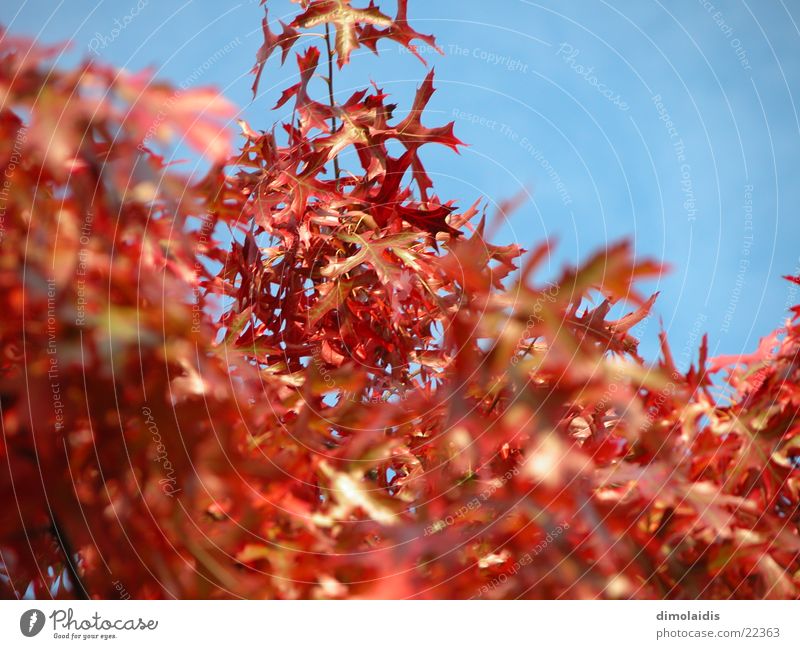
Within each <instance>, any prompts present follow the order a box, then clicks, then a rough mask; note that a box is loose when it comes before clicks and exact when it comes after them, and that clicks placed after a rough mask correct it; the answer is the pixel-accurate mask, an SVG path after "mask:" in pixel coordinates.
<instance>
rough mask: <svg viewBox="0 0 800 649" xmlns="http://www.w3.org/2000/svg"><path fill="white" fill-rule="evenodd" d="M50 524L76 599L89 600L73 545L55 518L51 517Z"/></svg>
mask: <svg viewBox="0 0 800 649" xmlns="http://www.w3.org/2000/svg"><path fill="white" fill-rule="evenodd" d="M50 523H51V526H52V531H53V536H55V537H56V541H58V545H59V546H60V547H61V551H62V552H63V553H64V562H65V564H66V566H65V567H66V569H67V574H68V575H69V580H70V581H71V582H72V588H73V589H74V591H75V593H74V594H75V597H76V599H89V592H88V591H87V590H86V588H85V587H84V585H83V582H82V581H81V578H80V576H79V575H78V566H77V565H75V555H74V554H73V551H72V545H71V544H70V542H69V540H68V539H67V537H66V536H65V535H64V531H63V529H62V528H61V526H60V525H59V524H58V520H57V519H56V517H55V516H52V517H51V519H50Z"/></svg>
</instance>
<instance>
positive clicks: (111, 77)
mask: <svg viewBox="0 0 800 649" xmlns="http://www.w3.org/2000/svg"><path fill="white" fill-rule="evenodd" d="M301 4H302V7H301V8H302V10H303V13H302V14H301V15H300V16H299V17H298V18H297V19H295V20H294V21H293V22H292V23H291V24H290V25H286V26H283V28H282V29H283V31H282V33H281V34H280V35H275V34H274V33H273V32H272V31H271V30H270V28H269V25H268V23H267V21H266V20H265V22H264V35H265V43H264V46H263V47H262V49H261V50H260V52H259V54H258V62H257V66H256V69H255V72H256V74H257V75H260V74H261V71H262V68H263V66H264V64H265V62H266V60H267V59H268V57H269V55H270V53H271V52H272V51H273V50H274V49H275V48H276V47H277V48H281V49H282V52H283V57H284V58H286V55H287V52H288V51H289V50H290V48H291V47H292V46H293V45H295V44H296V42H297V41H298V38H299V34H300V30H303V29H308V28H314V27H317V28H318V27H319V25H321V24H323V23H330V24H332V25H333V27H334V29H335V30H336V40H335V50H336V53H337V55H338V61H339V64H340V65H343V64H344V63H346V62H347V59H348V56H349V53H350V51H351V50H352V49H354V48H355V47H357V46H359V45H361V44H363V45H366V46H368V47H371V48H372V49H375V43H376V42H377V41H378V40H379V39H380V38H392V39H395V40H397V41H399V42H401V43H403V44H404V45H409V43H410V42H411V40H412V39H414V38H422V39H423V40H424V41H427V42H429V43H432V42H433V41H432V38H431V37H428V36H421V35H419V34H418V33H417V32H414V31H413V30H412V29H411V28H410V27H409V26H408V23H407V20H406V2H404V1H402V0H401V2H399V11H398V15H397V17H396V18H395V19H394V20H391V19H389V18H387V17H386V16H385V15H384V14H382V13H381V12H380V10H379V9H378V8H377V7H375V6H374V5H373V4H370V5H369V6H368V7H366V8H364V9H355V8H353V7H351V5H350V2H349V0H335V1H334V0H310V1H309V0H306V1H305V2H302V3H301ZM52 54H53V52H51V51H47V50H43V49H37V48H36V47H35V46H34V45H33V44H32V43H29V42H26V41H22V40H15V39H11V38H10V37H8V36H7V35H5V36H3V37H2V39H0V89H2V92H0V96H2V97H3V103H2V106H0V128H1V129H2V139H1V140H0V166H2V168H3V170H4V178H7V179H8V183H7V185H5V186H4V189H3V193H2V194H0V199H2V210H3V211H2V217H3V221H2V243H1V244H0V245H2V261H1V262H0V285H1V286H2V291H0V308H1V309H2V311H3V314H4V317H3V319H2V322H1V323H0V345H2V361H0V362H1V363H2V375H1V376H2V378H1V379H0V406H1V407H2V426H3V428H2V432H3V435H2V445H1V446H0V456H2V457H0V493H2V494H3V496H4V498H5V501H6V503H8V506H7V507H5V508H4V509H3V511H2V513H0V593H2V594H3V595H5V596H9V597H19V596H22V595H23V594H24V593H25V592H28V591H31V590H32V592H33V593H34V594H35V595H36V596H38V597H50V596H65V597H75V596H91V597H112V598H113V597H115V596H118V594H119V593H120V592H125V593H128V594H130V595H131V596H133V597H170V596H171V597H235V596H239V597H266V598H298V597H302V598H307V597H315V598H343V597H393V598H399V597H435V598H443V597H449V598H471V597H475V598H479V597H483V598H508V597H533V598H535V597H577V598H590V597H608V598H647V597H651V598H652V597H670V598H673V597H675V598H677V597H683V598H694V597H759V598H760V597H796V596H797V595H798V593H799V592H800V560H799V559H798V557H799V556H800V538H798V523H799V522H800V512H799V511H798V502H800V493H798V490H799V489H800V470H799V469H798V466H800V463H799V462H798V457H799V456H800V425H799V424H798V422H797V414H798V405H799V404H800V388H798V385H800V368H799V367H798V364H797V353H798V350H800V319H798V317H799V316H800V311H798V310H795V312H794V314H793V319H792V320H790V321H789V322H788V323H787V325H786V327H785V328H784V329H782V330H780V331H779V332H778V333H776V334H775V335H773V336H772V337H769V338H767V339H766V341H765V343H764V344H763V345H762V347H761V348H760V350H759V351H758V353H756V354H754V355H753V356H752V357H748V358H739V359H728V360H724V359H723V360H722V361H712V362H711V363H710V364H709V363H707V360H706V352H705V344H704V345H703V347H702V348H701V349H700V352H699V359H698V362H697V363H696V365H693V366H692V367H691V369H690V370H689V371H688V372H686V373H683V372H681V371H680V370H678V369H677V368H676V366H675V363H674V361H673V360H672V355H671V353H670V350H669V347H668V346H667V343H666V341H664V342H663V358H662V360H661V361H660V362H659V363H658V364H656V365H647V364H645V363H644V362H643V361H642V360H641V359H640V358H639V356H638V355H637V352H636V348H637V340H636V339H635V338H634V337H633V336H632V334H631V333H630V331H631V328H632V327H634V326H635V325H636V324H637V323H639V322H641V321H642V320H643V319H644V318H647V317H649V313H650V309H651V307H652V305H653V301H654V297H651V298H650V299H644V297H643V296H640V295H639V293H638V292H637V291H636V289H635V284H636V283H637V282H638V281H639V280H640V279H643V278H644V279H646V278H652V277H654V276H657V275H658V274H659V273H660V272H661V267H660V266H659V265H658V264H656V263H653V262H651V261H637V260H635V259H634V258H633V256H632V253H631V250H630V247H629V245H627V244H625V243H623V244H619V245H616V246H612V247H610V248H608V249H607V250H605V251H602V252H601V253H598V254H597V255H595V256H594V257H592V258H591V259H590V260H588V261H587V262H586V263H584V264H583V265H582V266H580V267H578V268H568V269H565V270H564V271H563V273H562V274H561V275H560V277H559V278H558V280H557V281H556V282H544V281H543V280H541V279H537V275H540V274H541V273H540V271H539V267H540V266H541V265H542V263H543V262H544V261H545V260H546V258H547V255H548V253H549V248H548V246H547V245H541V246H539V247H538V248H536V249H535V250H533V251H532V252H531V253H528V254H523V253H524V251H522V250H521V249H520V248H519V247H517V246H514V245H509V246H497V245H493V244H491V243H490V242H489V241H487V238H486V236H485V234H484V224H483V223H484V222H483V219H481V220H480V222H479V223H478V224H477V225H473V223H472V222H473V220H474V219H475V218H476V217H477V216H478V210H477V208H476V206H473V207H471V208H469V209H467V210H465V211H463V212H460V211H459V210H458V208H457V207H456V206H455V205H454V204H453V203H451V202H442V201H440V200H439V199H438V197H436V196H435V195H434V194H433V193H432V191H431V190H432V185H431V181H430V178H429V177H428V175H427V173H426V172H425V169H424V166H423V164H422V162H421V159H420V157H419V149H420V147H422V146H424V145H426V144H436V143H438V144H443V145H446V146H449V147H452V148H456V147H457V146H458V145H459V144H460V143H459V141H458V140H457V139H456V138H455V137H454V136H453V132H452V124H449V125H446V126H443V127H437V128H429V127H426V126H423V124H422V114H423V112H424V109H425V106H426V104H427V103H428V101H429V99H430V97H431V94H432V93H433V74H432V73H431V74H429V75H428V76H427V77H426V78H425V80H424V82H423V83H422V85H421V87H420V88H419V90H418V92H417V96H416V99H415V100H414V104H413V106H412V108H411V110H410V112H409V113H408V115H407V116H406V117H405V118H403V119H399V120H398V119H396V118H395V117H394V116H393V112H394V109H395V107H394V106H392V105H390V104H387V103H386V102H385V100H386V95H385V94H384V93H383V92H382V91H381V90H379V89H378V88H373V89H372V90H363V91H359V92H357V93H355V94H353V95H352V96H351V97H350V98H349V99H347V100H346V101H345V102H343V103H340V104H333V105H330V103H328V104H326V103H324V102H318V101H316V100H314V99H313V98H312V96H311V94H310V93H311V90H310V89H309V84H310V82H311V80H312V78H313V77H314V75H315V70H316V68H317V66H318V64H319V51H318V50H317V49H316V48H314V47H311V48H308V49H307V50H306V51H305V52H304V53H301V54H300V55H299V56H298V64H299V67H300V81H299V83H298V84H297V85H295V86H293V87H291V88H289V89H288V90H287V91H286V92H284V94H283V97H282V98H281V101H280V103H281V104H285V103H287V102H289V101H293V102H294V106H295V110H294V113H293V117H292V120H291V121H290V122H289V123H287V124H284V125H283V128H282V131H281V132H280V133H277V134H276V133H275V132H262V131H256V130H254V129H253V128H252V127H251V126H250V125H248V124H246V123H244V122H240V126H241V130H242V132H243V136H244V140H245V142H244V145H243V146H242V148H241V151H240V153H239V154H238V155H235V156H231V157H228V158H222V157H221V156H222V154H223V153H224V152H225V150H226V147H227V140H226V137H225V134H224V130H222V129H221V124H220V121H221V120H222V121H224V120H225V119H227V118H229V117H232V115H233V111H232V109H231V107H230V106H229V105H228V104H227V103H226V102H225V101H224V100H222V99H220V98H219V97H217V96H216V95H214V94H213V93H211V92H208V91H205V90H193V91H185V92H175V93H172V91H171V89H169V88H167V87H165V86H160V85H154V84H152V83H151V82H150V80H149V79H147V78H146V77H131V76H127V75H124V74H121V73H118V72H117V71H115V70H112V69H110V68H106V67H103V66H101V65H98V64H96V63H90V64H86V65H84V66H82V67H81V68H79V69H78V70H75V71H71V72H60V71H55V70H52V69H48V67H47V65H46V60H47V59H48V57H50V56H52ZM326 54H330V55H332V53H329V52H326ZM165 101H169V105H170V110H169V111H166V112H167V113H168V114H167V116H166V117H165V116H164V111H163V104H164V102H165ZM23 118H24V119H25V120H27V122H28V123H27V124H24V123H23ZM170 135H176V136H180V137H183V138H185V139H186V140H187V141H188V142H189V143H190V144H193V145H195V146H196V147H197V148H198V149H199V150H200V151H201V152H204V153H206V154H207V155H208V157H209V158H210V159H211V160H213V161H214V164H213V167H212V170H211V171H210V172H209V174H208V175H207V177H206V178H205V179H204V180H203V181H202V182H200V183H190V182H189V181H188V180H187V179H186V178H183V177H181V176H180V175H179V174H178V173H177V172H175V171H174V170H173V169H172V168H166V167H165V166H164V164H163V162H162V160H161V158H159V157H158V156H157V155H155V154H154V153H153V152H152V151H151V150H150V148H149V139H151V138H153V137H156V136H157V137H159V138H166V137H169V136H170ZM350 147H352V150H354V151H355V153H357V159H358V161H359V163H360V165H361V167H362V168H361V169H360V170H358V169H355V170H348V172H347V173H341V174H340V173H337V172H336V171H334V170H333V168H334V166H335V161H336V156H337V154H339V153H341V152H342V151H345V150H346V149H349V148H350ZM390 149H391V150H398V149H399V151H400V153H399V154H398V155H397V157H395V156H394V155H392V154H390ZM336 169H337V170H338V166H336ZM409 183H411V184H409ZM414 187H415V189H414ZM224 233H228V234H224ZM223 235H224V236H223ZM224 241H228V242H229V243H224ZM597 295H602V296H603V297H604V300H603V301H602V303H600V304H599V306H596V307H594V308H590V306H587V305H591V304H592V298H593V296H597ZM620 301H627V302H629V303H631V304H632V306H633V307H634V310H633V311H632V312H631V313H630V314H629V315H627V316H624V317H622V318H621V319H618V320H609V319H608V315H609V311H610V307H611V305H613V304H614V303H616V302H620ZM220 314H221V315H220ZM723 367H726V368H728V370H729V373H730V376H729V383H730V386H731V389H732V391H733V394H732V398H731V400H730V404H729V405H719V404H718V403H716V402H715V400H714V399H713V398H712V395H711V384H710V380H709V372H711V371H717V370H720V369H722V368H723Z"/></svg>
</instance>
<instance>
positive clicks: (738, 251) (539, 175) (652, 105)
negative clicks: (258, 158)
mask: <svg viewBox="0 0 800 649" xmlns="http://www.w3.org/2000/svg"><path fill="white" fill-rule="evenodd" d="M354 4H355V5H356V6H359V5H360V4H366V3H365V2H362V3H360V2H358V0H354ZM379 4H380V5H381V6H382V7H384V8H385V11H386V12H387V13H393V3H392V2H380V3H379ZM409 4H410V16H411V19H412V25H413V26H414V27H415V28H416V29H417V30H419V31H421V32H425V33H430V32H434V33H435V34H436V36H437V39H438V41H439V44H440V46H441V47H442V49H443V50H444V52H445V56H439V55H438V54H435V53H431V54H430V56H427V57H426V58H428V60H429V63H432V64H433V65H434V66H435V69H436V86H437V88H438V91H437V93H436V95H435V96H434V98H433V100H432V101H431V104H430V112H429V113H428V116H427V118H426V120H424V121H425V122H426V123H427V124H430V125H437V124H439V123H443V122H445V121H450V120H455V121H456V134H457V135H458V136H459V137H460V138H461V139H462V140H463V141H464V142H467V143H469V144H470V146H469V147H468V148H467V149H465V150H464V151H463V153H462V154H461V155H460V156H458V155H455V154H453V153H452V152H449V151H448V150H445V149H441V150H437V149H436V148H431V147H428V148H429V149H430V150H429V151H427V152H425V155H424V157H425V161H426V163H427V165H428V169H429V172H430V173H431V175H432V176H433V178H434V181H435V183H436V186H437V190H438V192H439V194H440V196H441V197H442V198H456V199H457V200H458V203H459V205H460V206H462V207H467V206H468V205H469V204H470V203H472V201H473V200H474V199H476V198H478V197H481V196H483V197H485V198H486V200H488V201H489V202H490V203H491V202H499V201H502V200H503V199H506V198H508V197H510V196H512V195H514V194H516V193H518V192H519V191H520V190H521V189H527V190H528V191H529V192H530V197H529V198H528V200H527V201H526V202H525V204H524V205H523V206H522V207H521V208H520V209H519V210H518V211H517V212H516V213H515V214H514V215H513V217H512V218H511V219H510V221H509V222H508V223H507V224H506V225H505V226H504V228H503V229H502V231H501V232H500V234H499V235H498V239H501V240H504V241H511V240H516V241H518V242H519V243H520V244H521V245H523V246H524V247H527V248H530V247H532V246H533V245H534V244H535V243H536V242H538V241H540V240H541V239H542V238H544V237H556V238H557V239H558V241H559V247H558V253H557V254H556V255H555V256H554V258H553V267H552V270H551V272H552V274H555V273H556V272H557V271H558V269H560V267H561V265H562V264H564V263H566V262H568V261H575V260H579V259H585V258H587V257H588V256H589V255H590V254H591V253H592V252H593V251H595V250H596V249H597V248H598V247H601V246H604V245H605V244H607V243H609V242H612V241H616V240H618V239H620V238H623V237H630V238H631V239H632V240H633V241H634V243H635V249H636V252H637V254H638V255H642V256H645V255H651V256H655V257H657V258H659V259H663V260H665V261H666V262H668V263H669V264H670V265H671V266H672V269H673V270H672V272H671V274H669V275H668V276H667V277H665V278H664V279H663V280H662V281H660V282H658V284H657V285H655V284H653V285H652V286H651V287H650V288H653V289H656V288H657V289H658V290H660V291H661V295H660V298H659V300H658V302H657V306H656V315H657V318H652V319H650V320H649V321H647V323H646V324H645V325H644V326H643V327H640V328H639V330H638V333H639V334H640V335H641V337H642V339H643V347H642V349H643V351H644V354H645V356H646V357H649V358H653V357H654V356H655V354H656V351H657V339H656V335H657V332H658V318H661V319H662V320H663V323H664V327H665V328H666V329H667V330H668V332H669V335H670V340H671V341H672V345H673V347H674V349H675V350H677V351H676V355H677V356H678V357H679V359H681V360H682V361H684V362H683V364H684V365H685V361H686V360H688V357H687V356H686V355H685V354H682V353H681V350H682V349H684V348H686V349H688V347H689V346H696V340H695V339H696V337H697V334H698V333H699V332H702V331H706V332H708V334H709V341H710V348H711V352H712V353H715V354H722V353H725V354H737V353H741V352H744V351H748V350H751V349H753V348H754V347H755V345H756V344H757V341H758V338H759V337H760V336H762V335H764V334H766V333H767V332H769V331H771V330H772V329H774V328H775V327H777V326H779V325H780V324H781V322H782V319H783V318H784V314H785V312H786V308H787V306H790V305H791V304H793V303H794V302H796V301H800V299H798V298H797V296H796V293H795V291H794V290H793V289H792V287H791V286H790V285H789V284H788V283H787V282H786V281H784V280H782V279H781V277H780V276H781V275H783V274H797V273H798V272H800V250H798V246H797V234H798V230H799V229H800V228H799V227H798V223H800V220H798V207H800V183H799V182H798V181H797V178H796V174H797V170H798V164H797V163H798V160H797V158H798V156H797V152H798V151H800V147H798V145H799V144H800V118H798V114H797V101H798V99H800V98H798V89H799V88H800V67H799V66H800V59H799V58H798V57H797V54H796V53H797V51H798V49H797V48H798V44H799V43H798V41H799V40H800V29H799V28H798V23H800V7H798V6H797V4H796V3H791V4H790V3H787V2H785V1H782V0H776V1H775V2H760V3H756V2H750V3H747V2H737V1H733V0H732V1H730V2H722V1H721V0H715V2H710V1H708V0H678V1H675V2H666V1H665V2H658V1H650V0H637V1H634V0H628V1H624V2H623V1H619V0H617V1H614V2H610V1H609V2H604V1H602V0H583V1H581V2H574V3H564V2H558V1H557V0H549V1H542V2H528V1H527V0H498V1H497V2H492V3H488V2H485V1H483V0H481V1H478V0H436V1H430V0H429V1H426V2H423V1H422V0H410V3H409ZM268 5H269V7H270V19H271V21H272V22H273V23H274V22H275V21H276V20H277V19H279V18H281V17H283V18H285V19H286V18H288V17H290V16H291V15H293V14H294V12H295V11H296V10H297V5H294V4H292V3H290V2H289V1H288V0H269V2H268ZM262 15H263V10H262V9H261V8H260V7H259V4H258V2H257V1H250V2H240V3H236V2H230V3H228V2H224V3H223V2H216V1H211V0H203V1H195V2H165V1H159V2H156V1H155V0H138V6H137V1H135V0H116V1H114V2H109V1H106V2H101V1H98V0H92V1H88V0H70V1H68V2H67V1H62V2H54V1H49V2H43V1H41V0H34V1H28V2H24V1H22V0H4V2H3V3H2V6H1V7H0V22H2V23H3V24H5V25H6V26H7V27H8V28H9V29H10V30H11V31H12V32H14V33H25V34H29V35H33V36H37V37H38V38H40V39H41V40H43V41H46V42H52V41H58V40H64V39H69V40H71V41H72V42H73V48H72V51H71V53H69V54H68V55H65V56H64V57H63V64H64V65H68V64H70V63H74V62H75V61H76V60H78V59H80V58H82V57H84V56H87V55H89V54H90V51H89V49H90V47H91V48H93V49H94V50H96V52H97V56H99V57H100V58H102V59H104V60H107V61H110V62H112V63H114V64H116V65H118V66H122V67H125V68H128V69H130V70H138V69H141V68H143V67H147V66H153V67H154V68H155V69H156V70H157V73H158V75H159V76H161V77H163V78H166V79H169V80H172V81H173V82H174V83H176V84H180V83H181V82H184V81H186V80H188V79H192V83H193V84H194V85H208V84H213V85H217V86H218V87H219V88H221V89H222V91H223V92H224V93H225V94H226V95H227V96H228V97H229V98H230V99H231V100H233V101H234V103H236V104H237V105H238V106H241V107H242V115H243V117H245V118H246V119H247V120H248V121H249V122H250V123H251V125H252V126H253V127H255V128H264V129H266V128H269V127H270V126H271V125H272V124H273V123H274V122H275V121H276V120H278V119H280V118H282V117H283V116H284V115H282V114H281V113H280V112H277V113H274V112H271V111H270V110H269V108H270V107H271V106H272V105H273V104H274V102H275V98H276V97H277V94H278V92H279V91H280V89H282V88H284V87H285V86H287V85H289V84H291V83H293V82H294V80H293V79H294V75H295V66H294V65H293V64H291V65H287V66H286V67H284V68H280V66H279V65H278V58H277V57H276V58H274V59H272V60H271V61H270V62H269V63H268V65H267V67H266V69H265V71H264V76H263V78H262V87H261V91H260V95H259V97H257V98H256V99H255V100H254V101H253V100H252V99H251V96H250V90H249V89H250V85H251V82H252V79H251V77H250V76H249V75H248V71H249V69H250V67H251V66H252V63H253V60H254V56H255V52H256V50H257V48H258V46H259V45H260V43H261V33H260V20H261V16H262ZM126 17H127V18H126ZM115 21H118V22H115ZM119 25H124V26H123V28H122V29H119ZM115 30H116V31H115ZM314 41H315V39H309V44H315V43H314ZM384 43H385V44H384V45H383V52H382V54H381V60H380V61H379V60H377V59H376V58H375V57H374V56H373V55H372V54H371V53H369V52H366V51H365V50H360V51H359V52H357V53H356V55H355V56H354V62H353V64H352V65H351V66H349V67H348V68H345V70H344V71H342V72H341V73H339V74H337V76H336V90H337V97H338V98H340V99H342V100H343V99H344V98H346V97H347V96H349V94H350V93H351V92H352V91H353V90H354V89H356V88H359V87H362V86H364V85H365V84H366V83H368V82H369V81H372V80H374V81H375V82H376V83H377V84H378V85H379V86H381V87H383V88H384V89H385V90H386V91H387V92H389V93H390V94H391V95H392V96H393V100H394V101H396V102H397V103H398V104H399V109H398V114H402V110H403V108H405V107H408V106H409V104H410V100H411V97H412V96H413V91H414V89H415V87H416V86H417V85H418V83H419V82H420V80H421V79H422V77H423V76H424V74H425V72H426V71H425V68H424V67H423V66H422V65H421V64H419V63H418V62H417V61H416V59H415V58H414V57H413V56H411V55H410V54H408V53H407V52H404V51H403V50H402V49H400V48H398V47H397V46H395V45H393V44H388V43H387V42H384ZM223 51H224V53H222V52H223ZM292 60H293V56H292V57H291V59H290V62H291V61H292Z"/></svg>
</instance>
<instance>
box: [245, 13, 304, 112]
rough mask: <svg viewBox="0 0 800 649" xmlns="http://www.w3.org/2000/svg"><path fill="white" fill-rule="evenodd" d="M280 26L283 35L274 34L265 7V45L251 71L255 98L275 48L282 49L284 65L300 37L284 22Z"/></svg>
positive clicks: (262, 28) (261, 48) (263, 19)
mask: <svg viewBox="0 0 800 649" xmlns="http://www.w3.org/2000/svg"><path fill="white" fill-rule="evenodd" d="M280 25H281V28H282V31H281V33H280V34H274V33H273V32H272V30H270V28H269V14H268V12H267V8H266V7H264V17H263V18H262V19H261V31H262V32H263V34H264V43H263V44H262V45H261V47H259V48H258V52H257V53H256V63H255V65H254V66H253V69H252V70H251V71H250V73H251V74H254V75H255V79H254V80H253V86H252V91H253V97H255V96H256V94H257V93H258V84H259V81H260V80H261V73H262V72H263V71H264V66H265V65H266V63H267V60H268V59H269V57H270V56H271V55H272V53H273V52H274V51H275V48H276V47H280V48H281V63H284V62H285V61H286V56H287V55H288V54H289V50H290V49H291V48H292V45H294V42H295V41H296V40H297V39H298V38H299V37H300V32H298V31H297V30H296V29H294V28H293V27H291V26H288V25H286V24H284V23H283V22H282V21H281V23H280Z"/></svg>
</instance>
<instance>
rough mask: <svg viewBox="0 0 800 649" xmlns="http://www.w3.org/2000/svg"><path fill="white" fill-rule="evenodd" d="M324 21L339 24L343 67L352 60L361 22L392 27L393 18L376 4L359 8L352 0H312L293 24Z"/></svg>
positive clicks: (338, 46) (338, 47) (338, 45)
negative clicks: (354, 5)
mask: <svg viewBox="0 0 800 649" xmlns="http://www.w3.org/2000/svg"><path fill="white" fill-rule="evenodd" d="M325 23H332V24H333V25H334V26H335V27H336V41H335V42H336V45H335V47H336V55H337V57H336V62H337V64H338V65H339V67H340V68H341V67H342V66H344V65H345V64H346V63H347V62H348V61H349V60H350V53H351V52H352V51H353V50H354V49H355V48H357V47H358V40H359V39H358V27H359V26H360V25H364V24H366V25H373V26H374V25H377V26H382V27H389V26H390V25H391V24H392V20H391V18H389V17H388V16H386V15H384V14H382V13H381V12H380V10H379V9H378V8H377V7H375V6H374V5H370V6H369V7H366V8H363V9H356V8H354V7H352V6H351V4H350V0H311V2H309V3H308V5H307V9H306V10H305V11H304V12H303V13H302V14H300V15H299V16H298V17H297V18H295V19H294V21H293V22H292V25H293V26H294V27H300V28H303V29H308V28H311V27H316V26H318V25H322V24H325Z"/></svg>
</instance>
